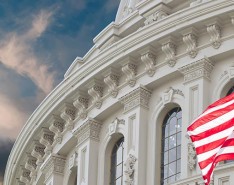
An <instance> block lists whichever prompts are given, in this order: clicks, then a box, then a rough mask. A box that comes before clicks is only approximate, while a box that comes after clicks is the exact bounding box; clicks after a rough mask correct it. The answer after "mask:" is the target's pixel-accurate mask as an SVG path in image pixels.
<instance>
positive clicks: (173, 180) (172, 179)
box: [168, 175, 175, 183]
mask: <svg viewBox="0 0 234 185" xmlns="http://www.w3.org/2000/svg"><path fill="white" fill-rule="evenodd" d="M168 182H169V183H172V182H175V175H174V176H171V177H169V180H168Z"/></svg>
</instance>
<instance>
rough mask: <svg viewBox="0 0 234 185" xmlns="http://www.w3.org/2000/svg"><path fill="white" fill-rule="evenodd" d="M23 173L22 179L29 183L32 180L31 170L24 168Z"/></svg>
mask: <svg viewBox="0 0 234 185" xmlns="http://www.w3.org/2000/svg"><path fill="white" fill-rule="evenodd" d="M22 171H23V172H22V175H21V176H20V181H21V182H23V183H25V184H26V185H28V184H29V183H30V181H31V178H30V171H29V170H26V169H22Z"/></svg>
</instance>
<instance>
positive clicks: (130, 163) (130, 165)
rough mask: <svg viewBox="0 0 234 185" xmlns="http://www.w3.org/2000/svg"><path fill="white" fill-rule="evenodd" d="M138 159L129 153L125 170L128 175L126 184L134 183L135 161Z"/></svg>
mask: <svg viewBox="0 0 234 185" xmlns="http://www.w3.org/2000/svg"><path fill="white" fill-rule="evenodd" d="M136 161H137V159H136V157H135V156H134V155H132V154H129V156H128V158H127V160H126V162H125V164H124V165H125V168H126V170H125V171H124V173H125V175H126V180H125V183H126V185H133V184H134V173H135V163H136Z"/></svg>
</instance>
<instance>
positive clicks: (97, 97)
mask: <svg viewBox="0 0 234 185" xmlns="http://www.w3.org/2000/svg"><path fill="white" fill-rule="evenodd" d="M87 87H88V88H89V90H88V93H89V95H90V96H91V97H92V104H93V105H95V107H96V108H97V109H100V108H101V106H102V96H103V86H102V84H101V83H100V82H99V81H98V80H93V81H91V82H90V83H89V84H88V85H87Z"/></svg>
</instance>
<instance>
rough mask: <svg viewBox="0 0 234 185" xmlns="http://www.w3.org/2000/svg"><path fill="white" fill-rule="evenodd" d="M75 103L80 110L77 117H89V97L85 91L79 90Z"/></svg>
mask: <svg viewBox="0 0 234 185" xmlns="http://www.w3.org/2000/svg"><path fill="white" fill-rule="evenodd" d="M73 105H74V106H75V107H76V108H77V110H78V111H77V117H78V118H80V119H83V120H84V119H85V118H86V117H87V108H88V105H89V98H88V97H87V96H86V95H85V94H84V93H83V92H78V93H77V94H76V95H75V98H74V102H73Z"/></svg>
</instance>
